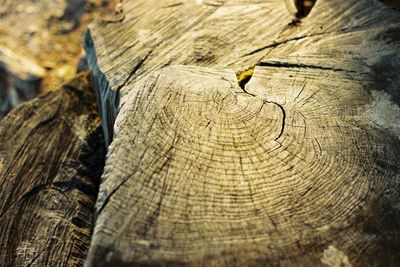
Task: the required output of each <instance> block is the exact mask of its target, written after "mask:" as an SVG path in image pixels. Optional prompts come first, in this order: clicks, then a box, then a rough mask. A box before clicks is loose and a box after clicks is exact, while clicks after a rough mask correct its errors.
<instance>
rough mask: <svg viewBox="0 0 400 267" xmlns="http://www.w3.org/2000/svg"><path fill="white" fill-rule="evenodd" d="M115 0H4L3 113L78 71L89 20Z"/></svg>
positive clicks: (0, 24)
mask: <svg viewBox="0 0 400 267" xmlns="http://www.w3.org/2000/svg"><path fill="white" fill-rule="evenodd" d="M114 2H116V1H113V0H107V1H99V0H54V1H53V0H41V1H32V0H18V1H14V0H0V79H1V81H0V94H1V96H0V118H1V117H3V116H4V115H5V114H6V113H7V112H8V111H9V110H10V109H11V108H12V107H14V106H16V105H17V104H19V103H21V102H24V101H26V100H30V99H32V98H34V97H35V96H36V95H37V94H38V93H39V92H46V91H50V90H54V89H56V88H58V87H59V86H61V84H63V83H65V82H66V81H68V80H70V79H71V78H72V77H74V76H75V75H76V69H77V65H78V62H79V59H80V57H81V56H82V47H81V39H82V36H83V33H84V32H85V30H86V27H87V24H88V23H89V22H90V21H92V20H93V19H94V18H96V17H98V16H99V15H100V16H101V14H102V12H104V11H105V10H107V9H108V7H109V8H113V7H112V6H113V5H114Z"/></svg>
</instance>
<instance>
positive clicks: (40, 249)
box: [0, 74, 104, 267]
mask: <svg viewBox="0 0 400 267" xmlns="http://www.w3.org/2000/svg"><path fill="white" fill-rule="evenodd" d="M91 90H92V89H91V87H90V82H89V79H88V75H87V74H82V75H80V76H79V77H77V78H76V79H75V80H73V81H71V82H70V83H68V84H67V85H65V86H63V87H62V88H61V89H59V90H57V91H55V92H51V93H48V94H46V95H43V96H40V97H39V98H37V99H35V100H32V101H30V102H27V103H24V104H22V105H20V106H19V107H17V108H16V109H14V110H13V111H12V112H10V114H9V115H8V116H6V117H5V118H4V119H3V120H2V121H1V122H0V200H1V201H0V229H1V231H0V266H5V267H6V266H52V267H53V266H82V265H83V261H84V259H85V257H86V253H87V250H88V246H89V242H90V236H91V233H92V229H93V210H94V202H95V199H96V196H97V187H98V179H99V178H100V175H101V171H102V162H103V160H104V159H103V157H104V153H103V151H104V149H103V148H102V143H101V140H102V136H101V132H99V129H101V128H100V125H99V124H100V123H99V118H98V115H97V112H96V106H95V105H94V103H95V99H94V95H93V93H92V92H91ZM99 140H100V141H99Z"/></svg>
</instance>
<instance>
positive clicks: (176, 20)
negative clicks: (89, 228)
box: [85, 0, 400, 266]
mask: <svg viewBox="0 0 400 267" xmlns="http://www.w3.org/2000/svg"><path fill="white" fill-rule="evenodd" d="M399 32H400V15H399V13H398V12H397V11H396V10H394V9H392V8H389V7H387V6H386V5H383V4H382V3H380V2H379V1H367V0H361V1H358V0H357V1H356V0H351V1H339V0H331V1H328V0H319V1H317V2H316V4H315V6H314V8H313V9H312V10H311V12H310V13H309V15H308V16H307V17H305V18H302V19H301V20H300V21H299V20H293V17H292V16H291V15H290V13H289V12H288V11H287V10H286V7H285V5H284V3H283V2H282V1H274V0H271V1H245V0H237V1H235V0H231V1H206V0H205V1H189V0H188V1H162V2H160V1H131V2H126V3H124V4H123V14H122V15H119V16H118V17H117V18H116V19H115V20H113V21H108V22H103V23H99V24H97V25H94V26H92V27H91V29H90V32H88V34H87V36H86V39H85V47H86V51H87V54H88V61H89V66H90V68H91V69H92V72H93V75H94V77H95V81H96V83H97V87H98V97H99V100H100V106H101V112H102V115H101V116H102V119H103V120H104V121H105V123H104V126H105V133H106V142H107V143H109V142H111V140H112V139H113V142H112V143H111V145H110V147H109V153H108V156H107V161H106V167H105V172H104V174H103V177H102V184H101V186H100V193H99V197H98V200H97V204H96V205H97V206H96V207H97V212H98V218H97V221H96V227H95V232H94V236H93V240H92V243H91V247H90V251H89V256H88V260H87V266H151V265H155V266H296V265H299V266H320V265H327V266H340V265H341V266H352V265H353V266H382V265H385V266H397V265H398V263H399V262H400V250H399V247H400V210H399V208H398V207H399V203H400V196H399V186H400V180H399V177H400V176H399V172H400V171H399V168H398V166H399V163H400V162H399V161H400V156H399V155H400V153H399V152H400V141H399V136H400V131H399V130H400V127H399V119H400V110H399V106H398V104H399V103H400V99H399V90H398V88H399V84H400V75H398V74H399V72H398V70H399V66H400V56H399V55H398V51H400V42H399V39H400V35H399ZM168 65H197V66H202V67H212V68H202V67H188V66H186V67H184V66H178V67H167V68H163V67H165V66H168ZM227 68H229V69H227ZM222 69H223V70H222ZM253 72H254V74H253V76H252V77H251V75H252V73H253ZM236 76H237V77H239V83H240V84H241V85H242V87H243V88H240V87H239V86H238V80H237V78H236ZM249 78H251V79H250V81H249V83H247V84H245V82H244V81H246V80H249ZM119 110H120V111H119ZM118 112H119V114H118ZM117 114H118V116H117ZM115 120H116V122H115V125H114V121H115ZM114 132H115V133H114ZM114 134H115V137H114V138H113V135H114Z"/></svg>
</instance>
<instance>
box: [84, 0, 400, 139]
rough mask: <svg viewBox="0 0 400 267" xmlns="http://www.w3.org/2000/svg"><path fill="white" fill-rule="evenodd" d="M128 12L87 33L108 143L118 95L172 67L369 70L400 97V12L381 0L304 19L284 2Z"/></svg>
mask: <svg viewBox="0 0 400 267" xmlns="http://www.w3.org/2000/svg"><path fill="white" fill-rule="evenodd" d="M385 2H386V1H385ZM123 12H124V16H123V17H122V19H121V18H120V17H119V18H118V20H116V21H114V22H112V23H111V22H103V23H99V24H97V25H92V26H91V28H90V31H89V32H88V33H87V35H86V38H85V47H86V53H87V56H88V61H89V66H90V68H91V69H92V72H93V74H94V75H95V77H96V82H97V83H98V88H99V91H100V93H99V95H100V105H101V112H102V113H103V114H101V116H102V119H103V121H105V122H106V123H105V124H104V126H105V133H106V136H105V137H106V142H107V143H109V142H110V141H111V139H112V125H113V122H114V120H115V116H116V114H117V113H118V108H119V106H120V103H119V97H118V93H119V92H120V93H121V95H122V96H124V95H126V94H127V92H129V90H130V88H131V87H130V86H129V85H130V84H132V83H135V82H136V81H138V80H140V79H142V78H143V77H145V76H146V75H147V74H148V73H149V72H150V71H152V70H158V69H160V68H161V67H164V66H167V65H173V64H183V65H200V66H211V67H223V68H224V67H231V68H233V69H234V71H235V72H236V74H238V75H239V74H241V73H243V71H246V70H248V69H252V68H253V67H254V66H256V65H259V64H260V62H262V61H274V62H275V63H276V62H278V63H279V62H281V61H282V63H286V64H289V63H290V64H297V65H299V66H303V67H314V68H320V69H322V70H323V69H326V68H328V69H337V70H341V69H342V70H348V71H356V72H367V73H370V74H371V76H374V77H375V80H376V85H375V89H380V90H385V91H387V92H388V93H389V94H391V95H392V96H393V97H394V98H395V101H396V102H398V103H399V102H400V97H399V90H397V88H398V87H399V84H400V82H399V78H398V77H399V75H397V73H398V72H397V70H398V69H399V65H398V64H399V62H400V55H399V54H398V51H399V50H400V45H399V41H398V40H399V38H400V37H399V31H400V26H399V25H400V15H399V13H398V12H396V11H394V10H392V9H390V8H389V7H386V6H385V5H383V4H382V3H380V2H379V1H368V0H362V1H358V0H351V1H340V0H334V1H328V0H319V1H317V2H316V4H315V6H314V8H313V10H312V11H311V13H310V14H309V15H308V16H307V17H306V18H303V19H302V20H301V21H293V17H292V16H291V14H290V13H289V12H288V11H287V9H286V6H285V4H284V3H283V1H281V0H269V1H268V0H265V1H249V0H226V1H223V0H218V1H211V0H204V1H195V0H167V1H127V2H124V3H123ZM277 65H279V64H277Z"/></svg>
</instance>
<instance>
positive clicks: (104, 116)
mask: <svg viewBox="0 0 400 267" xmlns="http://www.w3.org/2000/svg"><path fill="white" fill-rule="evenodd" d="M83 46H84V48H85V51H86V56H87V63H88V66H89V69H90V72H91V75H92V80H93V87H94V91H95V93H96V100H97V106H98V111H99V115H100V119H101V124H102V127H103V134H104V142H105V146H106V147H108V146H109V145H110V143H111V141H112V139H113V135H114V122H115V119H116V117H117V114H118V113H119V103H120V93H119V90H112V89H111V86H110V84H109V82H108V80H107V78H106V76H105V75H104V73H103V72H102V71H101V70H100V68H99V66H98V64H97V57H96V48H95V46H94V44H93V40H92V37H91V34H90V30H88V31H87V32H86V34H85V38H84V42H83Z"/></svg>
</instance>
